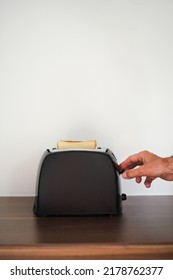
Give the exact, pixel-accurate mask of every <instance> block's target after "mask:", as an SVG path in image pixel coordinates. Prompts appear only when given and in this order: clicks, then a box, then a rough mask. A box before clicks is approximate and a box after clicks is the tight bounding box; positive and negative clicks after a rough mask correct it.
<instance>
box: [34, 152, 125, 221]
mask: <svg viewBox="0 0 173 280" xmlns="http://www.w3.org/2000/svg"><path fill="white" fill-rule="evenodd" d="M117 167H118V164H117V160H116V157H115V156H114V154H113V153H112V151H111V150H110V149H104V148H96V149H92V150H89V149H65V150H59V149H56V148H54V149H52V150H49V149H48V150H46V151H45V152H44V154H43V156H42V158H41V161H40V165H39V168H38V175H37V183H36V195H35V201H34V207H33V212H34V214H35V215H36V216H60V215H68V216H69V215H120V214H121V213H122V200H125V199H126V195H125V194H121V188H120V178H119V172H118V168H117Z"/></svg>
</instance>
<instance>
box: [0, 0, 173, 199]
mask: <svg viewBox="0 0 173 280" xmlns="http://www.w3.org/2000/svg"><path fill="white" fill-rule="evenodd" d="M172 14H173V1H171V0H30V1H28V0H0V77H1V82H0V147H1V157H0V170H1V175H0V195H1V196H4V195H7V196H8V195H34V193H35V178H36V173H37V167H38V163H39V160H40V157H41V155H42V153H43V152H44V150H45V149H47V148H49V147H50V148H51V147H53V146H55V145H56V142H57V140H59V139H79V140H80V139H90V138H92V139H97V142H98V145H99V146H103V147H109V148H111V149H112V150H113V152H114V153H115V155H116V156H117V159H118V161H119V162H121V161H122V160H124V159H125V158H126V157H127V156H128V155H129V154H132V153H135V152H138V151H140V150H143V149H148V150H150V151H152V152H154V153H156V154H159V155H160V156H168V155H171V154H173V124H172V121H173V33H172V30H173V16H172ZM122 190H123V192H126V193H127V194H132V195H133V194H135V195H143V194H144V195H153V194H155V195H156V194H159V195H164V194H173V182H165V181H161V180H156V181H155V182H154V183H153V186H152V188H151V189H149V190H148V189H146V188H145V187H144V186H143V184H140V185H137V184H136V183H135V182H134V181H133V180H132V181H125V180H122Z"/></svg>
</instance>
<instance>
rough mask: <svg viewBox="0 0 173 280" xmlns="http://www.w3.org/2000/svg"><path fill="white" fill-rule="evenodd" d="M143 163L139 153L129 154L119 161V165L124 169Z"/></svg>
mask: <svg viewBox="0 0 173 280" xmlns="http://www.w3.org/2000/svg"><path fill="white" fill-rule="evenodd" d="M142 164H143V159H142V157H141V153H138V154H134V155H131V156H129V157H128V158H127V159H126V160H124V161H123V162H122V163H120V165H119V167H120V169H121V170H125V169H131V168H134V167H136V166H138V165H142Z"/></svg>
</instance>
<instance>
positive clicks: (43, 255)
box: [0, 196, 173, 259]
mask: <svg viewBox="0 0 173 280" xmlns="http://www.w3.org/2000/svg"><path fill="white" fill-rule="evenodd" d="M33 202H34V198H33V197H1V198H0V259H173V196H129V197H128V199H127V201H123V215H122V216H119V217H112V216H100V217H98V216H95V217H94V216H93V217H49V218H48V217H44V218H41V217H40V218H38V217H35V216H34V215H33V213H32V207H33Z"/></svg>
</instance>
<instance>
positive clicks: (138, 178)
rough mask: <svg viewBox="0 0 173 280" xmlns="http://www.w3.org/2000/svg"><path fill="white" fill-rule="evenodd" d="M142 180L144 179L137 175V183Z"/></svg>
mask: <svg viewBox="0 0 173 280" xmlns="http://www.w3.org/2000/svg"><path fill="white" fill-rule="evenodd" d="M141 181H142V177H140V176H138V177H136V183H138V184H139V183H141Z"/></svg>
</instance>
